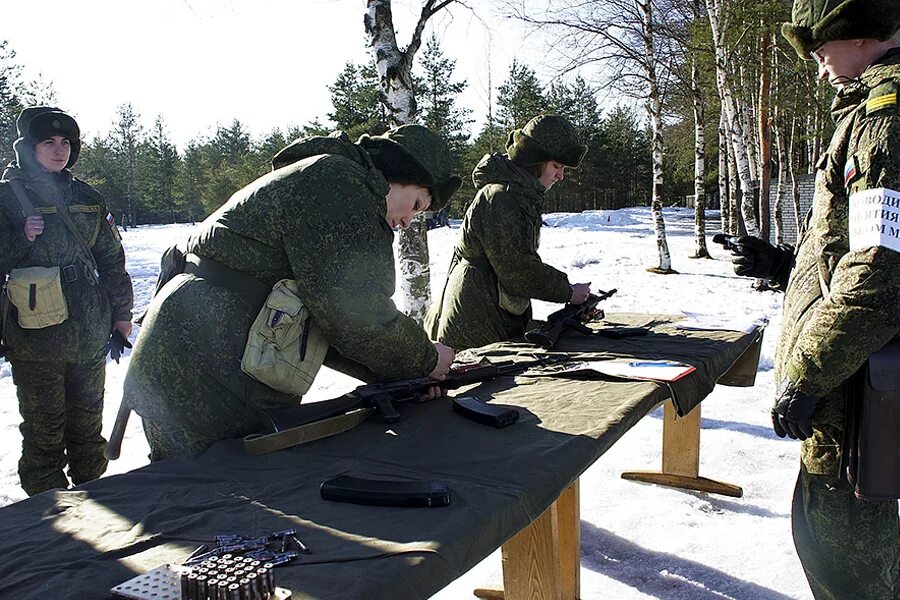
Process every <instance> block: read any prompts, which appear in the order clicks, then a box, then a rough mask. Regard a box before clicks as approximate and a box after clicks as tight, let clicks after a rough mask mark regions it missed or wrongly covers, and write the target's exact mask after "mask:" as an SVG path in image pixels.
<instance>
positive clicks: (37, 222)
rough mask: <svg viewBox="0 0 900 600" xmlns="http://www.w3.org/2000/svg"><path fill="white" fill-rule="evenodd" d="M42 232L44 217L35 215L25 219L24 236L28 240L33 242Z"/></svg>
mask: <svg viewBox="0 0 900 600" xmlns="http://www.w3.org/2000/svg"><path fill="white" fill-rule="evenodd" d="M42 233H44V217H41V216H36V217H27V218H26V219H25V237H26V238H28V241H29V242H33V241H34V239H35V238H36V237H37V236H39V235H41V234H42Z"/></svg>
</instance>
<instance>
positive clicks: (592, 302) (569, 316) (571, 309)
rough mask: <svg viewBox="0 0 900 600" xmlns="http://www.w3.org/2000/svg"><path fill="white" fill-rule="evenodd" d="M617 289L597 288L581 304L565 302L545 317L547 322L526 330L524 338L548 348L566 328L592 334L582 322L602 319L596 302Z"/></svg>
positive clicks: (601, 311)
mask: <svg viewBox="0 0 900 600" xmlns="http://www.w3.org/2000/svg"><path fill="white" fill-rule="evenodd" d="M617 291H618V290H616V289H615V288H614V289H611V290H610V291H608V292H604V291H602V290H597V293H596V294H591V295H590V296H588V299H587V300H585V301H584V302H582V303H581V304H566V305H565V306H564V307H562V308H561V309H559V310H558V311H556V312H555V313H552V314H551V315H550V316H549V317H547V323H546V324H545V325H544V326H542V327H538V328H537V329H532V330H531V331H528V332H526V333H525V339H526V340H528V341H529V342H531V343H532V344H535V345H537V346H540V347H541V348H545V349H550V348H553V346H555V345H556V342H557V340H559V336H560V335H562V332H563V331H565V330H566V329H574V330H575V331H577V332H579V333H584V334H586V335H593V331H592V330H591V329H590V328H589V327H588V326H586V325H585V324H584V323H585V322H586V321H591V320H593V319H602V318H603V317H604V314H603V310H602V309H599V308H597V304H599V303H600V302H602V301H603V300H606V299H607V298H610V297H611V296H612V295H613V294H615V293H616V292H617Z"/></svg>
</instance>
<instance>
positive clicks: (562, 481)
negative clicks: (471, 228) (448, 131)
mask: <svg viewBox="0 0 900 600" xmlns="http://www.w3.org/2000/svg"><path fill="white" fill-rule="evenodd" d="M609 318H610V317H608V318H607V320H609ZM622 320H623V323H626V324H631V325H634V324H640V322H642V320H643V321H648V322H652V323H653V325H652V329H653V331H652V332H651V334H650V335H648V336H646V337H645V338H641V339H635V340H623V341H621V342H616V343H612V342H605V341H601V340H599V339H595V338H587V337H578V336H572V337H571V338H568V337H567V338H566V339H565V340H564V342H565V344H564V347H563V348H561V350H563V351H566V352H586V353H593V354H596V355H601V356H602V357H609V358H614V357H634V358H638V359H641V360H645V359H658V358H660V357H661V356H668V357H671V358H674V359H676V360H682V361H684V362H689V363H691V364H692V365H694V366H696V371H695V372H694V373H692V374H691V375H690V376H689V377H686V378H684V379H683V380H681V381H679V382H676V383H677V384H678V385H674V386H672V388H671V389H669V388H667V387H666V386H660V385H658V384H656V383H654V382H647V381H622V380H616V381H611V380H599V379H590V378H587V379H577V378H576V379H569V378H564V379H561V378H557V377H552V376H551V377H549V378H546V379H541V378H537V379H535V378H525V377H521V376H520V377H517V378H515V379H513V378H511V377H504V378H500V379H497V380H494V381H491V382H487V383H485V384H480V385H478V386H475V387H474V388H473V389H470V390H466V393H470V394H474V395H477V396H478V397H480V398H482V399H485V400H486V399H491V401H492V402H494V403H499V404H510V405H515V406H516V407H517V408H518V411H519V413H520V418H519V421H518V423H516V424H515V425H514V426H512V427H507V428H505V429H494V428H492V427H486V426H484V425H481V424H478V423H474V422H472V421H469V420H467V419H464V418H462V417H460V416H459V415H455V414H454V413H453V412H452V411H451V409H450V402H449V400H448V399H441V400H436V401H432V402H426V403H423V404H413V405H405V406H404V407H402V409H401V411H400V412H401V415H402V416H403V418H402V420H401V421H399V422H398V423H393V424H390V425H386V424H384V423H380V422H378V420H377V419H374V418H373V419H369V420H368V421H366V422H365V423H363V424H362V425H360V426H358V427H357V428H355V429H353V430H352V431H350V432H348V433H345V434H341V435H337V436H334V437H331V438H328V439H324V440H319V441H317V442H314V443H311V444H309V445H306V446H301V447H297V448H291V449H288V450H284V451H280V452H275V453H272V454H268V455H264V456H247V455H246V454H244V453H243V450H242V447H241V443H240V440H224V441H222V442H218V443H216V444H214V445H213V446H212V447H210V448H209V449H208V450H207V451H205V452H201V453H197V454H196V455H191V456H186V457H182V458H178V459H173V460H169V461H160V462H157V463H152V464H150V465H147V466H145V467H142V468H140V469H136V470H134V471H132V472H130V473H125V474H122V475H114V476H111V477H105V478H103V479H100V480H97V481H93V482H90V483H87V484H84V485H82V486H78V487H77V488H75V489H73V490H70V491H63V492H47V493H44V494H39V495H37V496H35V497H32V498H29V499H27V500H23V501H21V502H17V503H14V504H11V505H9V506H6V507H3V508H0V530H2V531H4V532H5V534H6V535H4V536H0V597H2V598H17V600H22V599H27V598H40V599H44V598H51V597H53V598H57V597H69V598H96V599H101V598H109V599H111V598H113V596H111V595H110V593H109V590H110V589H111V588H112V587H114V586H116V585H119V584H121V583H122V582H124V581H126V580H128V579H130V578H132V577H134V576H135V575H138V574H140V573H144V572H146V571H149V570H151V569H154V568H157V567H159V566H160V565H163V564H166V563H171V564H179V563H180V562H181V561H183V560H184V559H185V558H186V557H187V556H188V555H189V554H190V553H191V552H192V551H193V550H194V549H195V548H197V547H198V546H199V545H200V544H203V543H213V540H214V538H215V536H216V535H220V534H227V533H241V534H245V535H254V536H256V535H263V534H266V533H268V532H273V531H278V530H283V529H287V528H293V529H295V530H296V531H297V536H298V537H299V538H300V539H302V540H303V542H304V543H305V544H306V545H307V546H309V547H310V548H311V549H312V550H313V554H310V555H303V556H301V557H300V558H299V559H297V560H295V561H294V562H292V563H290V564H288V565H284V566H283V567H278V569H277V570H276V580H277V583H278V585H279V586H281V587H285V588H288V589H290V590H291V591H292V592H293V594H294V600H302V599H307V598H309V599H312V598H315V599H317V600H348V599H360V600H418V599H421V598H428V597H429V596H431V595H433V594H434V593H435V592H437V591H439V590H440V589H441V588H443V587H444V586H446V585H447V584H448V583H450V582H451V581H453V580H454V579H456V578H457V577H459V576H460V575H461V574H462V573H464V572H465V571H467V570H468V569H470V568H471V567H473V566H474V565H475V564H477V563H478V562H479V561H481V560H482V559H483V558H484V557H486V556H488V555H489V554H490V553H491V552H493V551H494V550H495V549H496V548H498V547H501V546H502V548H503V557H504V574H505V576H504V578H505V586H506V592H507V597H508V598H510V599H516V600H521V599H526V598H527V599H529V600H531V599H534V598H540V599H542V600H544V599H547V600H552V599H560V600H562V599H566V600H570V599H572V598H577V597H578V594H579V574H578V567H579V545H580V544H579V541H580V540H579V529H578V524H579V509H578V478H579V477H580V475H581V474H582V473H583V472H584V471H585V470H586V469H587V468H589V467H590V465H592V464H593V463H594V462H595V461H596V460H597V459H598V458H599V457H600V456H602V455H603V453H604V452H606V451H607V450H608V449H609V448H611V447H612V445H613V444H614V443H615V442H616V441H617V440H618V439H619V438H621V436H622V435H624V434H625V433H626V432H627V431H628V430H629V429H630V428H631V427H632V426H634V425H635V424H636V423H638V422H639V421H640V420H641V419H642V418H643V417H644V416H645V415H646V414H648V413H649V412H651V411H652V410H653V409H654V408H655V407H657V406H659V404H660V403H662V402H664V401H666V399H667V398H669V397H670V396H671V397H672V398H674V399H675V402H676V404H677V406H678V411H679V412H681V413H683V414H685V415H687V414H689V413H690V412H691V409H692V408H695V407H696V405H697V404H699V402H700V401H701V400H702V399H703V398H704V397H705V396H706V395H707V394H708V393H709V391H710V390H711V389H712V388H713V387H714V385H715V382H716V381H717V380H719V379H720V378H721V377H722V376H723V375H724V374H725V373H727V372H729V370H730V368H731V367H732V365H734V364H735V362H736V361H737V359H738V357H740V356H741V355H742V354H744V353H745V351H746V350H747V348H748V347H750V346H751V344H752V343H753V341H754V338H753V336H751V335H749V334H741V333H733V332H731V333H729V332H709V333H703V332H699V333H698V332H687V333H685V332H679V331H678V330H677V329H676V328H675V327H674V326H673V325H672V322H671V319H667V318H663V317H654V316H646V315H643V316H642V315H637V316H633V317H629V318H627V319H626V318H623V319H622ZM533 351H534V350H533V348H531V349H528V348H523V347H522V345H516V344H511V343H507V344H498V345H494V346H489V347H486V348H483V349H479V352H481V353H482V354H483V355H485V356H487V357H489V358H490V359H491V360H495V359H496V360H506V359H509V358H510V357H513V358H515V357H519V358H521V357H523V356H527V353H528V352H533ZM754 370H755V369H754ZM560 390H564V392H562V393H560ZM685 422H687V421H685ZM664 454H665V452H664ZM341 473H348V474H351V475H356V476H364V477H370V478H374V479H399V480H410V479H435V480H441V481H444V482H446V483H447V484H448V485H449V487H450V489H451V491H452V501H451V504H450V505H449V506H446V507H442V508H433V509H432V508H422V509H405V508H385V507H370V506H357V505H351V504H341V503H334V502H328V501H325V500H323V499H322V498H321V497H320V494H319V485H320V484H321V482H322V481H324V480H326V479H329V478H331V477H334V476H335V475H338V474H341Z"/></svg>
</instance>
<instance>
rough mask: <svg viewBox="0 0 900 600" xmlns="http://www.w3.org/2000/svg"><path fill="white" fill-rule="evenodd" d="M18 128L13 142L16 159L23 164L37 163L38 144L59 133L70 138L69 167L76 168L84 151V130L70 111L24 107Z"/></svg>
mask: <svg viewBox="0 0 900 600" xmlns="http://www.w3.org/2000/svg"><path fill="white" fill-rule="evenodd" d="M16 131H17V133H18V135H19V139H17V140H16V141H15V142H14V143H13V149H14V150H15V152H16V160H17V162H18V163H19V166H22V167H29V166H33V165H34V147H35V146H36V145H37V144H39V143H40V142H43V141H44V140H46V139H50V138H51V137H53V136H55V135H61V136H63V137H64V138H66V139H67V140H69V146H70V148H71V152H70V153H69V162H67V163H66V168H67V169H70V168H72V165H74V164H75V161H77V160H78V154H79V153H80V152H81V130H80V129H79V128H78V123H77V122H76V121H75V119H73V118H72V117H71V116H69V115H68V114H66V113H64V112H63V111H61V110H59V109H58V108H56V107H53V106H30V107H28V108H26V109H24V110H23V111H22V112H21V113H20V114H19V118H18V119H16Z"/></svg>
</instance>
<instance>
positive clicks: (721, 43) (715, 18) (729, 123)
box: [706, 0, 759, 236]
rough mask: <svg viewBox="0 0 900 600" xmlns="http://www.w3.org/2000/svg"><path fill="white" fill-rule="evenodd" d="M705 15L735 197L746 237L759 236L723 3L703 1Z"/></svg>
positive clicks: (716, 0) (709, 0)
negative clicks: (737, 184)
mask: <svg viewBox="0 0 900 600" xmlns="http://www.w3.org/2000/svg"><path fill="white" fill-rule="evenodd" d="M706 12H707V15H708V16H709V26H710V29H711V31H712V38H713V48H714V50H715V57H716V58H715V60H716V86H717V89H718V93H719V100H720V102H721V103H722V107H723V109H724V112H725V125H726V131H727V133H728V136H729V141H730V152H732V153H733V154H734V160H735V167H736V170H737V176H738V178H739V179H740V190H739V191H738V192H737V193H738V195H737V196H736V197H735V198H734V202H735V203H736V205H737V206H738V207H739V209H740V212H741V216H742V217H743V218H744V226H745V227H746V229H747V233H748V234H749V235H754V236H758V235H759V225H758V224H757V221H756V214H755V211H754V209H753V208H754V207H753V176H752V175H751V171H750V157H749V151H748V139H749V136H748V135H747V131H746V129H745V127H744V125H743V122H742V121H743V117H742V112H743V108H742V106H740V105H739V104H738V101H737V98H736V97H735V94H734V90H733V86H732V84H731V80H730V77H729V73H728V64H729V63H728V55H727V51H726V47H725V23H724V21H723V20H722V18H721V17H722V14H721V12H722V0H706Z"/></svg>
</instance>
